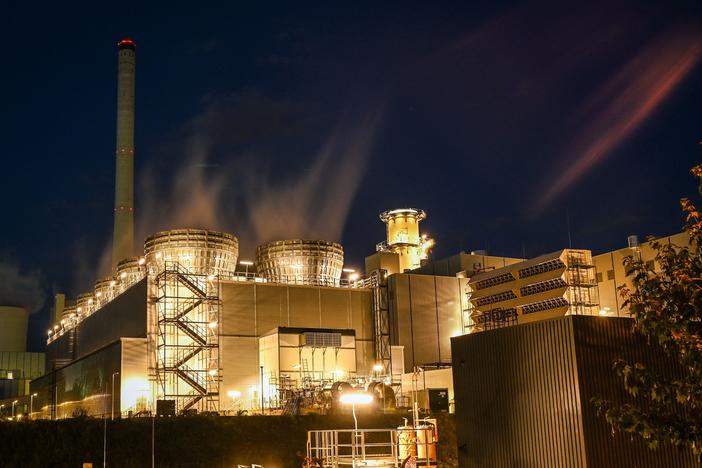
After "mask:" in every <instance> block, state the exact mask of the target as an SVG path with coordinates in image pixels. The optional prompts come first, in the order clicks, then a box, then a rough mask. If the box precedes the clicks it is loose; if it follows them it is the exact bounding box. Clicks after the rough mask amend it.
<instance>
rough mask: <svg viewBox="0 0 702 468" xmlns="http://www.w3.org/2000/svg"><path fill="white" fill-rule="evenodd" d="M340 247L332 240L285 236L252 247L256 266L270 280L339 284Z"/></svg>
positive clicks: (341, 254)
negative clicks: (254, 248)
mask: <svg viewBox="0 0 702 468" xmlns="http://www.w3.org/2000/svg"><path fill="white" fill-rule="evenodd" d="M343 267H344V248H343V247H342V246H341V245H340V244H337V243H336V242H329V241H323V240H304V239H289V240H279V241H273V242H268V243H267V244H263V245H259V246H258V247H257V248H256V269H257V270H258V273H259V274H260V275H261V276H263V277H264V278H266V279H267V280H268V281H271V282H274V283H292V284H310V285H319V286H339V281H340V279H341V271H342V269H343Z"/></svg>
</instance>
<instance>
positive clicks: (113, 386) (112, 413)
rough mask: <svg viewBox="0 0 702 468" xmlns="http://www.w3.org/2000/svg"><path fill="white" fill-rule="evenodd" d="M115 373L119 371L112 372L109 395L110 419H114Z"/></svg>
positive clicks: (117, 373)
mask: <svg viewBox="0 0 702 468" xmlns="http://www.w3.org/2000/svg"><path fill="white" fill-rule="evenodd" d="M115 375H119V372H113V373H112V396H111V397H110V400H111V403H112V411H111V414H110V420H111V421H112V420H114V419H115Z"/></svg>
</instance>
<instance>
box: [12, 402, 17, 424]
mask: <svg viewBox="0 0 702 468" xmlns="http://www.w3.org/2000/svg"><path fill="white" fill-rule="evenodd" d="M16 404H17V400H15V401H13V402H12V419H15V405H16Z"/></svg>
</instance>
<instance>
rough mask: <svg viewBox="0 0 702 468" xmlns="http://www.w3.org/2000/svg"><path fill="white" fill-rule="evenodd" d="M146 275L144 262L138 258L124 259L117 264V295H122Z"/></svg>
mask: <svg viewBox="0 0 702 468" xmlns="http://www.w3.org/2000/svg"><path fill="white" fill-rule="evenodd" d="M145 273H146V265H145V260H144V259H143V258H142V259H140V258H139V257H130V258H125V259H124V260H122V261H121V262H119V263H118V264H117V278H116V279H117V294H122V293H123V292H124V291H126V290H127V289H129V288H130V287H131V286H132V285H133V284H135V283H137V282H138V281H139V280H140V279H141V278H143V277H144V274H145Z"/></svg>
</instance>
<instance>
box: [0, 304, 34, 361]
mask: <svg viewBox="0 0 702 468" xmlns="http://www.w3.org/2000/svg"><path fill="white" fill-rule="evenodd" d="M28 319H29V313H28V312H27V309H25V308H24V307H15V306H0V351H17V352H25V351H27V321H28Z"/></svg>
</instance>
